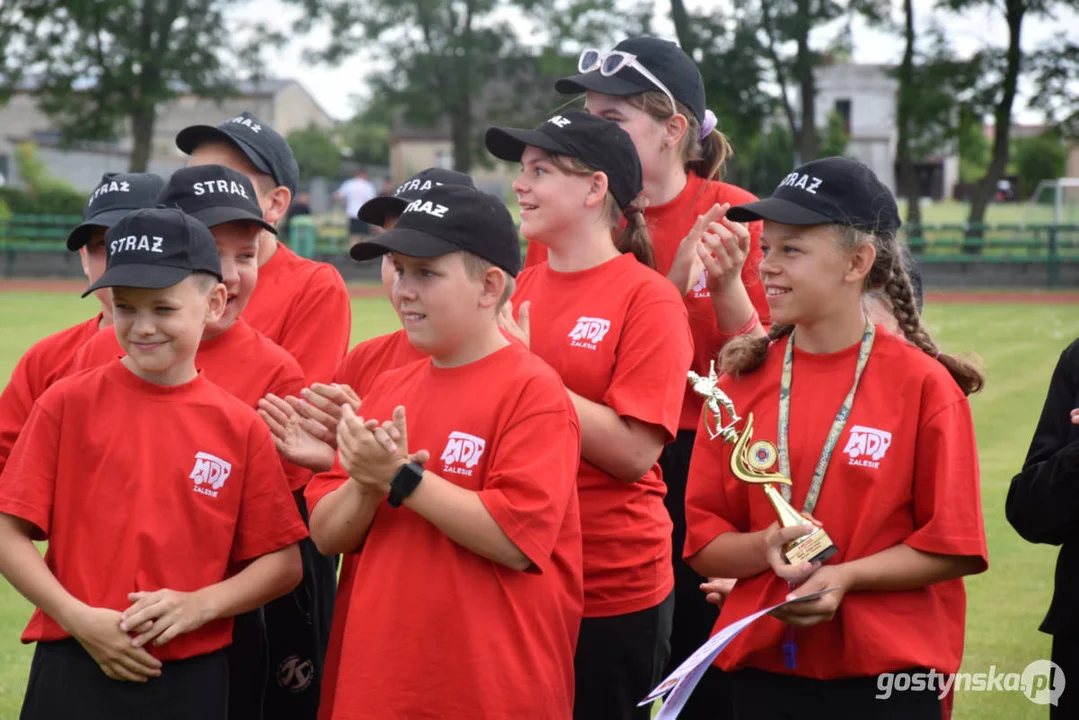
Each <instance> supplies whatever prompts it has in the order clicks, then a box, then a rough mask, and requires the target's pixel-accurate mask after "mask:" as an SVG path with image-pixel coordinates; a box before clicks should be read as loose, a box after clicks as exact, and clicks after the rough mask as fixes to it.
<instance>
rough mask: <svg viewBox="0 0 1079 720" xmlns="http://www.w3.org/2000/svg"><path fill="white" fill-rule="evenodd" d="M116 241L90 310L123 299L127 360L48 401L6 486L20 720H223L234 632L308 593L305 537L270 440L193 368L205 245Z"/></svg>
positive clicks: (158, 222)
mask: <svg viewBox="0 0 1079 720" xmlns="http://www.w3.org/2000/svg"><path fill="white" fill-rule="evenodd" d="M105 239H106V245H107V247H108V249H109V261H108V269H107V270H106V272H105V274H104V275H103V276H102V277H101V278H100V279H99V280H98V281H97V282H96V283H94V284H93V285H92V286H91V288H90V290H88V291H87V294H88V293H89V292H92V291H94V290H97V289H100V288H106V287H111V288H113V307H114V319H115V327H116V331H117V333H118V337H119V338H120V343H121V345H122V346H123V349H124V350H125V351H126V352H127V355H126V357H124V358H123V359H121V360H113V361H112V362H110V363H108V364H107V365H105V366H104V367H100V368H96V369H93V370H89V371H86V372H83V373H80V374H79V375H77V376H74V377H70V378H65V379H63V380H61V381H59V382H57V383H56V384H55V385H54V386H53V387H51V388H50V389H49V390H48V391H46V393H45V394H44V395H42V397H41V399H40V400H39V401H38V403H37V404H36V405H35V407H34V410H33V412H32V414H31V416H30V420H29V421H28V422H27V425H26V428H25V430H24V432H23V433H22V435H21V436H20V438H19V441H18V442H17V443H16V445H15V449H14V451H13V453H12V457H11V461H10V462H9V463H8V466H7V468H6V469H5V471H4V474H3V476H2V477H0V572H2V573H3V574H4V576H5V577H6V578H7V579H8V580H9V581H10V582H11V583H12V584H13V585H14V586H15V587H16V589H18V590H19V592H20V593H22V594H23V595H24V596H26V598H27V599H28V600H30V601H31V602H32V603H33V604H34V605H35V606H37V608H38V609H37V610H35V612H34V615H33V617H32V618H31V620H30V624H29V625H28V626H27V628H26V631H25V633H24V634H23V641H24V642H35V641H36V642H37V643H38V644H37V648H36V650H35V652H34V660H33V664H32V666H31V671H30V680H29V684H28V687H27V693H26V698H25V701H24V705H23V710H22V715H21V717H22V718H23V719H24V720H38V719H40V720H53V719H54V718H65V720H83V719H86V720H89V719H90V718H100V717H109V718H120V719H126V718H131V719H132V720H134V719H135V718H146V717H151V716H152V717H160V718H175V719H176V720H180V719H183V720H189V719H190V718H200V720H215V719H219V720H224V719H225V718H226V717H227V715H226V712H227V707H228V701H227V692H228V682H227V676H228V672H227V667H226V661H225V655H224V650H223V648H224V647H225V646H227V645H228V644H229V643H230V642H231V640H232V617H233V616H235V615H237V614H238V613H241V612H246V611H248V610H250V609H252V608H256V607H259V606H260V605H262V604H264V603H265V602H267V601H269V600H271V599H273V598H275V597H278V596H280V595H282V594H284V593H286V592H288V591H289V590H290V589H292V588H293V587H295V585H296V584H297V583H298V582H299V580H300V574H301V571H302V570H301V565H300V557H299V552H298V551H297V549H296V546H295V544H296V542H297V541H299V540H300V539H301V538H303V537H305V536H306V534H307V533H306V530H305V528H304V525H303V521H302V520H301V518H300V515H299V513H298V512H297V511H296V507H295V505H294V503H293V501H292V498H291V496H290V493H289V489H288V485H287V483H286V481H285V477H284V474H283V473H282V471H281V468H280V465H279V463H278V461H277V459H276V457H275V453H274V451H273V445H272V440H271V438H270V434H269V432H268V431H267V430H266V428H265V427H264V426H263V424H262V422H261V421H260V420H259V419H258V417H257V415H256V414H255V413H254V412H252V411H251V410H250V408H247V407H245V406H244V404H243V403H241V402H239V401H238V400H236V399H235V398H233V397H232V396H230V395H229V394H227V393H226V392H225V391H223V390H221V389H220V388H218V387H217V386H216V385H214V384H212V383H211V382H209V381H208V380H207V379H206V378H205V377H203V376H202V375H201V374H200V373H199V372H198V371H197V370H196V367H195V352H196V350H197V348H198V343H199V338H200V336H201V334H202V331H203V328H204V327H205V325H206V324H207V323H208V322H210V321H213V320H215V319H216V318H217V317H219V316H220V315H221V314H222V313H223V312H224V310H225V304H226V291H225V288H224V287H223V286H222V285H221V284H220V280H221V265H220V261H219V259H218V257H217V253H216V250H215V246H214V239H213V236H212V235H211V234H210V232H209V230H207V228H206V227H205V225H203V224H202V223H200V222H199V221H197V220H195V219H194V218H191V217H190V216H187V215H185V214H184V213H182V212H180V211H179V210H172V209H154V210H140V211H136V212H134V213H132V214H130V215H128V216H127V217H125V218H124V219H123V220H122V221H120V222H119V223H118V224H117V225H115V226H114V227H113V228H111V229H110V230H109V231H108V232H107V233H106V236H105ZM102 408H108V411H109V412H110V413H113V414H115V416H116V417H117V418H122V421H115V422H102V419H101V409H102ZM87 518H93V521H92V522H88V521H87ZM33 540H48V541H49V547H48V551H47V553H46V555H45V558H44V559H42V557H41V555H40V554H39V553H38V550H37V548H35V547H34V545H33V542H32V541H33Z"/></svg>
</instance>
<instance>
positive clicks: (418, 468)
mask: <svg viewBox="0 0 1079 720" xmlns="http://www.w3.org/2000/svg"><path fill="white" fill-rule="evenodd" d="M422 479H423V466H422V465H419V464H417V463H408V464H407V465H402V466H401V467H400V468H398V470H397V472H396V473H395V474H394V476H393V480H391V481H390V496H389V498H388V501H389V503H390V505H391V506H392V507H400V506H401V503H402V502H404V499H405V498H407V497H408V496H409V495H411V494H412V491H413V490H415V489H416V486H417V485H419V484H420V480H422Z"/></svg>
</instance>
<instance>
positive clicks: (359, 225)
mask: <svg viewBox="0 0 1079 720" xmlns="http://www.w3.org/2000/svg"><path fill="white" fill-rule="evenodd" d="M370 232H371V226H370V225H368V224H367V223H365V222H364V221H363V220H360V219H359V218H351V219H350V220H349V221H348V234H349V235H367V234H368V233H370Z"/></svg>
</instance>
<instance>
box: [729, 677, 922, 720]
mask: <svg viewBox="0 0 1079 720" xmlns="http://www.w3.org/2000/svg"><path fill="white" fill-rule="evenodd" d="M899 672H912V673H921V672H926V670H925V669H924V668H912V669H910V670H904V671H899ZM899 672H897V673H896V674H899ZM728 675H729V677H730V680H731V692H732V694H733V696H734V717H735V720H868V719H870V718H871V719H872V720H940V717H941V710H940V700H939V699H938V698H937V691H936V690H928V689H927V690H921V691H907V692H892V693H884V692H882V690H881V688H882V687H883V686H882V685H881V684H880V683H879V682H878V676H876V675H871V676H866V677H853V678H841V679H838V680H814V679H812V678H805V677H799V676H796V675H781V674H779V673H770V672H764V671H763V670H755V669H745V670H735V671H734V672H731V673H728Z"/></svg>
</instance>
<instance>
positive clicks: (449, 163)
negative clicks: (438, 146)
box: [435, 150, 453, 170]
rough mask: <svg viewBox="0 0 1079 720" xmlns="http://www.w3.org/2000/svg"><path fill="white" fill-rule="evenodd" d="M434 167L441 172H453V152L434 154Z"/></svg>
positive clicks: (446, 151) (439, 151)
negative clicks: (441, 170) (440, 169)
mask: <svg viewBox="0 0 1079 720" xmlns="http://www.w3.org/2000/svg"><path fill="white" fill-rule="evenodd" d="M435 167H437V168H442V169H443V170H453V151H452V150H438V151H437V152H435Z"/></svg>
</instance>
